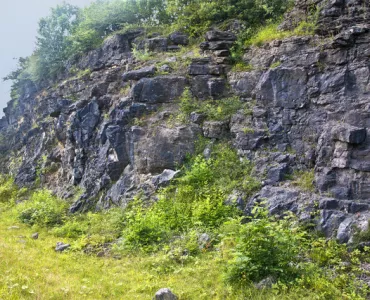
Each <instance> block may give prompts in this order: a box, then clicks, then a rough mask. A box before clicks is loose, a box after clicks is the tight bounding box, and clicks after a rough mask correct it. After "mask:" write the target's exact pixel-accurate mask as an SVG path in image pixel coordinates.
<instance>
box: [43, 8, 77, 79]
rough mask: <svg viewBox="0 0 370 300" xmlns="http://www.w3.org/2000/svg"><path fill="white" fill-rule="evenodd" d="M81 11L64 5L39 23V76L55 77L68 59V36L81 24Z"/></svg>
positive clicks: (52, 10) (54, 9)
mask: <svg viewBox="0 0 370 300" xmlns="http://www.w3.org/2000/svg"><path fill="white" fill-rule="evenodd" d="M79 16H80V9H79V8H78V7H77V6H73V5H70V4H68V3H63V4H62V5H58V6H57V7H55V8H52V9H51V14H50V15H49V16H48V17H46V18H42V19H41V20H40V21H39V29H38V37H37V43H36V44H37V49H36V55H37V57H38V59H39V64H38V73H39V75H41V74H42V75H44V76H45V75H51V76H54V75H55V74H56V72H57V71H58V70H60V68H61V66H62V63H63V62H64V60H66V59H67V57H68V47H69V40H68V38H67V37H68V36H69V35H71V33H72V32H73V31H74V29H75V28H76V26H77V25H78V24H79V22H80V18H79Z"/></svg>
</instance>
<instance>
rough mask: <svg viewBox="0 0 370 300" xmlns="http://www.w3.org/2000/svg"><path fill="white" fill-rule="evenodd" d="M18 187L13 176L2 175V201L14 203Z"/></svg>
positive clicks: (0, 183)
mask: <svg viewBox="0 0 370 300" xmlns="http://www.w3.org/2000/svg"><path fill="white" fill-rule="evenodd" d="M17 193H18V189H17V186H16V185H15V183H14V180H13V179H12V178H11V177H8V176H5V175H0V203H13V202H14V201H15V200H16V199H15V197H16V196H17Z"/></svg>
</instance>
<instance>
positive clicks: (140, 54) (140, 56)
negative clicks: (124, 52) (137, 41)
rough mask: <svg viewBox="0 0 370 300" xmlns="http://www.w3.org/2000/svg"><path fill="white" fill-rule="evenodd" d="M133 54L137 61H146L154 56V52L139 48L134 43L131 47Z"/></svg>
mask: <svg viewBox="0 0 370 300" xmlns="http://www.w3.org/2000/svg"><path fill="white" fill-rule="evenodd" d="M132 54H133V56H134V57H135V58H136V59H137V60H139V61H148V60H151V59H153V58H154V56H155V53H152V52H150V51H148V50H147V49H146V48H145V49H143V50H139V49H138V48H137V46H136V45H134V47H133V48H132Z"/></svg>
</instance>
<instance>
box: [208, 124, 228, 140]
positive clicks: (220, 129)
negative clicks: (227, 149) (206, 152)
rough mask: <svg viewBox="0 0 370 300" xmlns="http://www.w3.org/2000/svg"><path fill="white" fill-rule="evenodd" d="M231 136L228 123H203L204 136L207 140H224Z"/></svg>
mask: <svg viewBox="0 0 370 300" xmlns="http://www.w3.org/2000/svg"><path fill="white" fill-rule="evenodd" d="M229 134H230V133H229V122H228V121H206V122H204V123H203V135H204V136H205V137H207V138H212V139H222V138H224V137H226V136H228V135H229Z"/></svg>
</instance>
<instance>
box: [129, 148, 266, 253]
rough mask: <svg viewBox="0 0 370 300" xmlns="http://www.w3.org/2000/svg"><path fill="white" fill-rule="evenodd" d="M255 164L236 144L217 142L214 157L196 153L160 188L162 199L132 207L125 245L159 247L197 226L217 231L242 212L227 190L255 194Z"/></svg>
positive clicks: (130, 247) (140, 247) (153, 248)
mask: <svg viewBox="0 0 370 300" xmlns="http://www.w3.org/2000/svg"><path fill="white" fill-rule="evenodd" d="M251 168H252V166H251V164H250V163H249V162H248V161H246V160H243V161H241V160H240V159H239V157H238V155H237V154H236V152H235V151H234V150H232V149H230V148H229V147H228V146H225V145H222V144H220V145H215V146H214V147H213V149H212V157H211V158H210V159H208V160H206V159H205V158H204V157H203V156H202V155H198V156H196V157H195V158H193V159H191V160H190V161H189V162H188V164H187V165H186V166H184V169H183V175H182V176H180V177H179V178H177V179H174V181H173V183H172V184H171V185H170V186H168V187H166V188H164V189H162V190H161V191H160V192H159V193H158V200H157V202H155V203H154V204H153V205H151V206H150V207H145V206H144V205H143V204H142V203H140V202H139V204H138V203H136V204H133V206H132V207H131V208H130V209H128V211H127V213H126V218H127V219H126V224H125V228H124V229H123V234H122V238H123V244H124V246H125V247H126V248H129V249H142V250H144V251H154V250H158V249H160V248H163V246H164V244H165V243H166V242H167V243H168V242H169V241H170V240H171V239H172V238H173V237H175V236H182V235H186V234H187V233H188V232H189V231H191V230H192V229H194V228H197V229H199V230H200V231H202V230H203V231H204V232H208V231H217V228H219V227H220V226H221V225H222V224H223V223H224V222H225V221H226V220H228V219H229V218H232V217H236V216H239V215H240V214H241V212H240V211H239V210H238V209H237V208H236V207H235V205H233V204H232V203H229V204H226V203H225V202H226V199H227V196H228V195H229V194H230V193H231V192H232V191H233V190H235V189H239V190H243V189H244V188H245V191H247V195H250V194H251V193H252V192H253V191H255V189H256V188H258V187H259V184H258V181H257V180H256V179H254V178H252V177H251V176H250V172H251ZM216 174H217V175H216Z"/></svg>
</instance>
